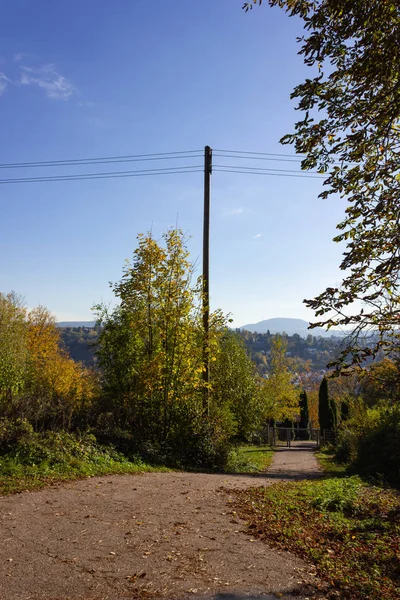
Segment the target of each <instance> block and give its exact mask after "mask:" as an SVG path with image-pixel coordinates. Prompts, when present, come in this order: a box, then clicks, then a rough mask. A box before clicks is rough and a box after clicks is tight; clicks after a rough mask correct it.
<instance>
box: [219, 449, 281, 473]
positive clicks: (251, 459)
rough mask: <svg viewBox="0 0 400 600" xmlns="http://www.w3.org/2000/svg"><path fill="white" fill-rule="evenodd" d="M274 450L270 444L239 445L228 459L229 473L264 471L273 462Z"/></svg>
mask: <svg viewBox="0 0 400 600" xmlns="http://www.w3.org/2000/svg"><path fill="white" fill-rule="evenodd" d="M273 454H274V452H273V450H272V449H271V447H270V446H250V445H249V446H238V447H237V448H235V449H234V450H233V451H232V452H231V454H230V456H229V460H228V464H227V466H226V469H225V471H226V472H227V473H262V472H264V471H266V470H267V469H268V467H269V466H270V464H271V462H272V457H273Z"/></svg>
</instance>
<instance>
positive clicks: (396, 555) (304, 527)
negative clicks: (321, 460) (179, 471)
mask: <svg viewBox="0 0 400 600" xmlns="http://www.w3.org/2000/svg"><path fill="white" fill-rule="evenodd" d="M230 493H231V492H230ZM234 493H235V494H236V501H235V505H236V506H235V508H236V510H237V512H238V514H240V516H241V517H243V518H245V519H246V521H247V524H248V529H249V532H250V533H251V534H252V535H253V536H258V537H260V538H262V539H264V540H265V541H267V542H268V543H269V544H272V545H275V546H277V547H278V548H280V549H286V550H290V551H291V552H294V553H296V554H297V555H299V556H300V557H302V558H303V559H305V560H307V561H308V562H311V563H312V564H313V565H314V566H315V567H316V572H317V574H318V575H319V577H320V578H321V579H323V580H325V581H326V582H327V584H328V587H329V589H330V592H329V594H330V597H332V598H337V597H340V598H346V599H352V600H353V599H355V598H357V599H360V600H361V599H362V600H393V599H394V598H398V597H400V563H399V559H400V495H399V494H398V493H397V492H395V491H393V490H388V489H383V488H379V487H371V486H367V485H365V484H364V483H363V482H362V481H361V479H360V478H358V477H343V478H329V479H324V480H320V481H302V482H296V483H279V484H276V485H273V486H270V487H268V488H252V489H250V490H240V491H239V490H237V491H235V492H234Z"/></svg>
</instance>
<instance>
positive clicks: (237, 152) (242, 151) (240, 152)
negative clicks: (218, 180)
mask: <svg viewBox="0 0 400 600" xmlns="http://www.w3.org/2000/svg"><path fill="white" fill-rule="evenodd" d="M214 152H226V153H229V154H253V155H255V156H281V157H282V158H298V157H299V156H304V155H302V154H277V153H273V152H250V151H249V152H247V151H246V150H221V149H220V148H216V149H215V150H214Z"/></svg>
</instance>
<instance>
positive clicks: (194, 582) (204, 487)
mask: <svg viewBox="0 0 400 600" xmlns="http://www.w3.org/2000/svg"><path fill="white" fill-rule="evenodd" d="M317 472H318V467H317V464H316V461H315V457H314V456H313V454H312V452H311V451H310V450H309V449H307V448H304V447H299V448H296V449H292V450H290V451H289V450H279V451H278V452H277V453H276V454H275V458H274V462H273V465H272V468H271V471H270V472H268V473H266V474H265V475H262V476H254V477H252V476H243V475H236V476H235V475H226V476H224V475H208V474H190V473H148V474H145V475H141V476H129V475H124V476H109V477H94V478H89V479H85V480H82V481H77V482H73V483H63V484H60V485H58V486H56V487H51V488H47V489H44V490H40V491H36V492H24V493H22V494H17V495H14V496H9V497H6V498H0V600H67V599H68V600H72V599H73V600H122V599H131V600H133V599H141V598H146V599H147V598H149V599H151V598H158V597H159V596H162V597H163V598H171V599H181V598H214V599H217V598H218V599H220V600H222V599H224V600H230V599H232V600H233V599H234V600H239V599H242V598H247V599H248V598H249V594H253V595H256V596H257V597H263V598H265V599H266V598H276V597H281V598H282V599H289V598H294V597H296V598H297V600H301V599H302V598H305V597H308V598H310V597H313V596H312V595H311V594H310V592H308V593H303V591H302V590H303V584H304V583H305V582H306V583H307V582H310V581H312V580H313V577H312V575H310V574H309V570H310V569H309V568H308V567H307V565H306V564H305V563H303V562H302V561H301V560H299V559H298V558H296V557H294V556H293V555H291V554H289V553H285V552H278V551H277V550H275V549H271V548H269V547H268V546H267V545H266V544H265V543H263V542H261V541H259V540H256V539H253V538H251V537H249V535H248V534H246V533H245V532H244V530H245V527H244V525H245V524H244V523H243V522H242V521H240V520H239V519H238V518H237V515H236V513H235V511H233V510H232V507H231V506H230V498H229V494H226V492H222V491H221V487H224V488H228V489H233V488H244V487H249V486H254V485H269V484H271V483H273V482H274V480H276V479H277V478H279V479H285V478H286V477H287V478H293V477H299V476H302V477H304V475H305V476H307V477H308V476H315V475H316V473H317ZM273 593H276V594H279V596H276V595H272V596H271V594H273ZM262 594H264V595H262ZM317 597H321V596H318V595H316V596H315V598H317Z"/></svg>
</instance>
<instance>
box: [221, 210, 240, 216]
mask: <svg viewBox="0 0 400 600" xmlns="http://www.w3.org/2000/svg"><path fill="white" fill-rule="evenodd" d="M243 213H244V208H230V209H229V210H225V211H224V212H223V213H222V214H223V215H224V217H234V216H237V215H242V214H243Z"/></svg>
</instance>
